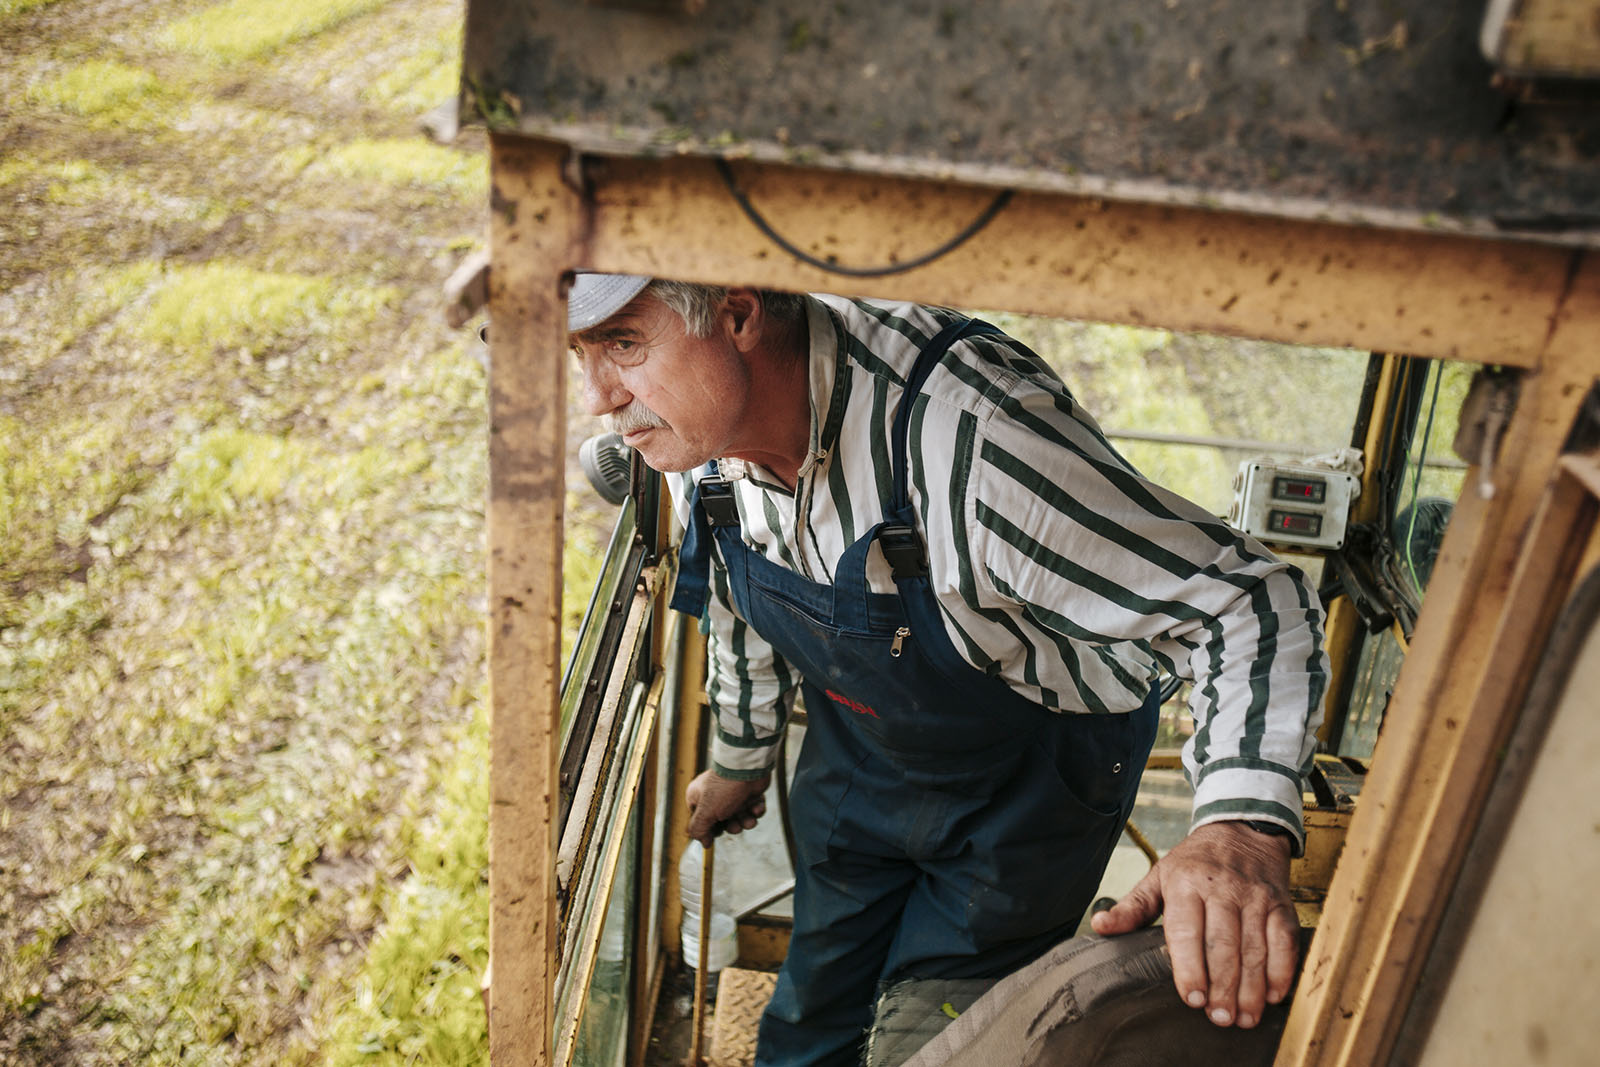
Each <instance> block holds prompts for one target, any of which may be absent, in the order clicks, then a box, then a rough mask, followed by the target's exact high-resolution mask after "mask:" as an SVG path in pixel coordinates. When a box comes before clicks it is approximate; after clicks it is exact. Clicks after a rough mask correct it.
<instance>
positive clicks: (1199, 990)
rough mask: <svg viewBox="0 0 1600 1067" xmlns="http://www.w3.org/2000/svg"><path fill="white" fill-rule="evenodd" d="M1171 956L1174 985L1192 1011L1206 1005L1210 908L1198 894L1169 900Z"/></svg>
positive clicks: (1168, 935)
mask: <svg viewBox="0 0 1600 1067" xmlns="http://www.w3.org/2000/svg"><path fill="white" fill-rule="evenodd" d="M1165 929H1166V932H1167V953H1168V955H1170V956H1171V957H1172V984H1173V985H1175V986H1177V987H1178V996H1180V997H1182V998H1183V1002H1184V1003H1185V1004H1187V1005H1189V1006H1190V1007H1191V1008H1200V1007H1204V1006H1205V1003H1206V985H1207V982H1206V948H1205V938H1206V906H1205V902H1204V901H1203V900H1202V899H1201V898H1200V897H1199V895H1198V894H1195V893H1184V894H1179V895H1175V896H1174V897H1172V898H1170V899H1168V901H1167V922H1166V927H1165Z"/></svg>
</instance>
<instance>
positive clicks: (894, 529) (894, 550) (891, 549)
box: [878, 523, 928, 581]
mask: <svg viewBox="0 0 1600 1067" xmlns="http://www.w3.org/2000/svg"><path fill="white" fill-rule="evenodd" d="M878 548H879V549H881V550H882V552H883V558H884V559H886V560H888V561H889V567H890V569H892V570H893V571H894V577H895V580H896V581H899V580H900V579H902V578H926V577H927V576H928V554H927V552H925V551H924V550H923V547H922V538H921V537H920V536H918V534H917V531H916V530H915V529H913V528H912V527H910V526H906V525H904V524H902V523H890V524H888V525H886V526H884V527H883V528H882V529H880V530H879V531H878Z"/></svg>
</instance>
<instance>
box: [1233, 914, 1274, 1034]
mask: <svg viewBox="0 0 1600 1067" xmlns="http://www.w3.org/2000/svg"><path fill="white" fill-rule="evenodd" d="M1266 1006H1267V912H1266V910H1265V909H1263V908H1259V907H1253V908H1252V907H1247V908H1246V909H1245V911H1244V914H1243V916H1242V918H1241V922H1240V926H1239V1001H1238V1015H1237V1019H1236V1021H1237V1022H1238V1024H1239V1025H1240V1026H1242V1027H1244V1028H1245V1029H1247V1030H1248V1029H1249V1028H1250V1027H1252V1026H1254V1025H1256V1023H1258V1022H1260V1021H1261V1013H1262V1011H1263V1010H1264V1009H1265V1008H1266Z"/></svg>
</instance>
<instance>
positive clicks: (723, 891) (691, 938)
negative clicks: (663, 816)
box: [678, 841, 739, 978]
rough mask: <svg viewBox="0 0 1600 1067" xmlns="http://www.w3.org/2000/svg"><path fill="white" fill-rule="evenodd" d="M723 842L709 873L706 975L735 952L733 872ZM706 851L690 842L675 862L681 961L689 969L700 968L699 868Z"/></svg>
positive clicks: (737, 944) (736, 937)
mask: <svg viewBox="0 0 1600 1067" xmlns="http://www.w3.org/2000/svg"><path fill="white" fill-rule="evenodd" d="M726 849H727V845H726V843H724V844H722V845H721V846H720V847H718V848H717V849H716V853H715V858H714V859H713V860H712V864H713V870H712V873H711V931H710V935H711V936H710V938H709V940H708V942H707V945H706V976H707V978H709V977H710V976H711V975H714V974H716V973H717V972H719V971H721V970H722V969H723V968H724V967H726V966H728V965H729V964H731V963H732V962H733V961H734V960H735V959H736V958H737V957H738V955H739V931H738V924H737V923H736V922H735V921H734V917H733V907H734V905H733V872H732V864H730V863H728V862H727V861H726V860H725V859H724V857H725V856H726V854H727V853H726ZM705 854H706V850H705V849H704V848H703V847H702V846H701V844H700V842H698V841H690V842H689V847H688V848H686V849H684V850H683V858H682V859H681V860H679V861H678V891H679V893H680V894H681V895H682V897H683V935H682V938H681V943H682V944H681V947H682V949H683V962H684V963H685V964H686V965H687V966H688V967H690V968H691V969H694V970H698V969H699V967H700V870H701V867H702V866H703V865H704V863H705V859H704V857H705Z"/></svg>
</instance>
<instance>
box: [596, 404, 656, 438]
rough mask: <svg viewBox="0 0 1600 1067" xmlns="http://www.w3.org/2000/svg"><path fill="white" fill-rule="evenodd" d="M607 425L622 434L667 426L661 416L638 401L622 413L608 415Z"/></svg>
mask: <svg viewBox="0 0 1600 1067" xmlns="http://www.w3.org/2000/svg"><path fill="white" fill-rule="evenodd" d="M606 423H607V424H608V425H609V426H610V427H611V430H612V432H614V433H620V434H630V433H633V432H634V431H635V430H649V429H660V428H662V427H665V426H666V425H667V424H666V421H665V420H663V419H662V418H661V416H660V415H657V414H656V413H655V412H653V411H651V410H650V409H649V408H647V407H645V406H644V405H643V404H640V403H638V402H637V401H636V402H634V403H632V404H629V405H628V406H627V407H625V408H623V409H622V410H621V411H618V412H614V413H612V414H611V415H608V416H607V417H606Z"/></svg>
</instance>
